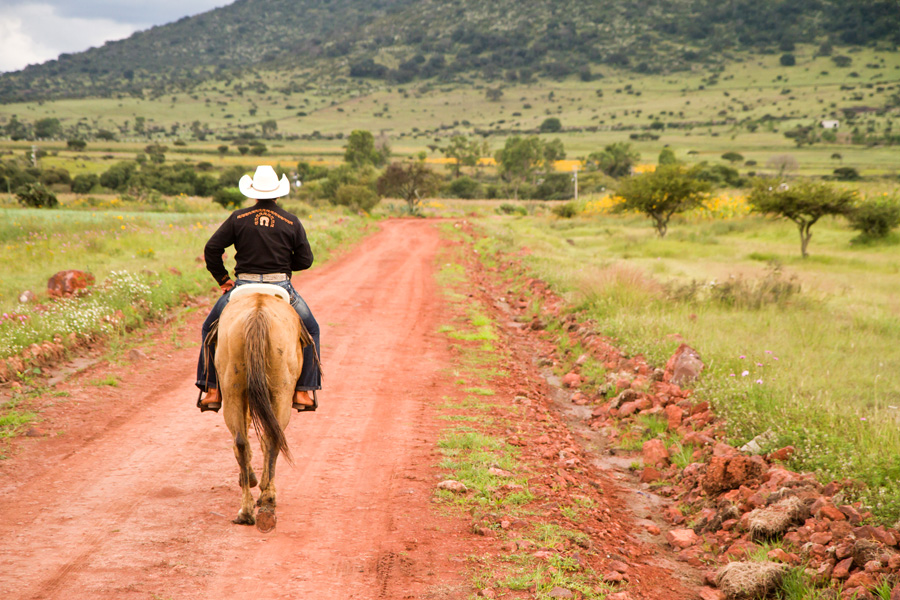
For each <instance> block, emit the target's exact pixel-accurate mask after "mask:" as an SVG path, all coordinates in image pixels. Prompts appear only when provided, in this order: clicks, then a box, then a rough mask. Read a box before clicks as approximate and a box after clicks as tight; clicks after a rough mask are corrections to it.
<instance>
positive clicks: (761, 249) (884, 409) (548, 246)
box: [482, 216, 900, 523]
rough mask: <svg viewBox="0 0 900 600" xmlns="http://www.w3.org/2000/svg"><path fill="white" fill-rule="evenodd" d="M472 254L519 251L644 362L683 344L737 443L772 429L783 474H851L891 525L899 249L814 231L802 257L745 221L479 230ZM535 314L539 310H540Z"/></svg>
mask: <svg viewBox="0 0 900 600" xmlns="http://www.w3.org/2000/svg"><path fill="white" fill-rule="evenodd" d="M482 227H483V228H484V230H485V232H486V233H487V234H488V238H487V239H486V240H485V241H484V242H482V244H483V245H482V249H483V250H485V251H498V250H499V251H502V252H503V253H508V254H512V253H521V251H522V249H523V248H525V249H527V251H528V253H527V256H526V258H525V263H526V265H527V267H528V268H529V269H530V270H531V271H533V272H534V273H535V274H536V275H537V276H539V277H541V278H543V279H545V280H546V281H548V282H549V283H550V284H551V285H552V286H553V287H554V288H555V289H556V290H557V291H559V292H560V293H562V294H563V296H564V297H565V298H566V300H567V303H568V306H569V310H571V311H574V312H577V313H579V314H581V315H582V317H583V318H589V319H592V320H594V321H596V323H597V328H598V330H599V331H600V332H601V333H603V334H605V335H607V336H610V337H612V338H614V339H615V340H616V341H617V343H618V345H619V346H620V347H622V348H623V349H625V351H626V352H628V353H630V354H636V353H642V354H644V355H645V356H647V357H648V360H649V361H650V362H651V363H653V364H655V365H658V366H661V365H663V364H664V363H665V361H666V359H667V358H668V357H669V356H670V355H671V354H672V352H673V351H674V350H675V348H676V347H677V346H678V345H679V344H680V343H682V342H685V343H687V344H689V345H691V346H692V347H694V348H695V349H696V350H698V351H699V352H700V354H701V356H702V358H703V360H704V362H705V364H706V366H707V368H706V371H705V372H704V374H703V377H702V381H701V383H700V385H699V386H698V388H697V391H696V394H697V396H698V397H699V398H702V399H704V400H710V401H712V403H713V404H714V406H715V408H716V409H717V411H718V413H719V414H720V415H721V416H723V417H725V418H726V419H727V424H728V431H729V435H730V436H731V441H732V442H733V443H735V444H736V445H738V446H739V445H741V444H743V443H745V442H746V441H748V440H749V439H751V438H753V437H754V436H756V435H758V434H761V433H764V432H766V431H767V430H772V431H774V432H775V433H776V439H775V440H773V442H772V444H773V447H781V446H784V445H788V444H792V445H794V446H795V447H796V448H797V453H796V455H795V456H794V459H793V462H792V464H791V466H792V467H794V468H796V469H801V470H812V471H815V472H817V473H818V474H819V475H820V476H821V477H822V479H823V480H829V479H830V478H843V477H852V478H855V479H859V480H862V481H864V482H865V483H866V484H867V485H868V486H869V487H868V488H867V489H866V490H865V491H864V492H863V493H862V497H863V498H864V499H865V500H866V501H867V502H868V503H869V504H870V505H871V506H873V507H874V509H875V511H876V512H877V514H878V515H879V517H880V518H882V519H885V520H888V521H890V522H891V523H892V522H893V521H896V520H897V519H898V518H900V486H898V484H897V481H898V477H900V459H898V457H900V429H898V425H900V351H898V350H897V346H896V344H897V340H898V339H900V277H898V275H900V252H898V251H897V248H898V246H897V238H896V237H894V238H892V240H890V241H888V242H887V243H885V244H883V245H877V246H866V247H856V246H855V245H852V244H851V243H850V240H851V239H852V238H853V237H854V232H852V231H850V230H849V229H847V228H846V226H845V225H844V224H843V223H840V222H837V221H826V222H822V223H820V224H818V225H817V226H816V227H815V228H814V235H813V242H812V245H811V247H810V252H811V256H810V257H809V258H808V259H805V260H804V259H801V258H800V254H799V240H798V236H797V232H796V229H795V228H794V227H793V226H792V225H791V224H789V223H786V222H772V221H769V220H766V219H763V218H761V217H744V218H740V219H732V220H716V221H707V222H698V223H693V224H691V223H688V222H686V221H685V220H680V221H679V222H676V223H674V224H673V225H672V227H671V228H670V233H669V235H668V236H667V237H666V238H665V239H659V238H658V237H657V236H656V235H655V232H654V231H653V230H652V229H651V228H650V227H649V226H648V223H647V222H646V221H645V220H644V219H642V218H638V217H610V216H599V217H591V218H586V217H576V218H574V219H556V218H553V217H550V216H543V217H541V216H536V217H518V218H504V219H502V220H498V219H488V220H484V221H482ZM538 310H539V308H538Z"/></svg>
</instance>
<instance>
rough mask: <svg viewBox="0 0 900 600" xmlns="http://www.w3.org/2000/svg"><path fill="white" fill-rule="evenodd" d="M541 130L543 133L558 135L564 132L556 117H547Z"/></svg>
mask: <svg viewBox="0 0 900 600" xmlns="http://www.w3.org/2000/svg"><path fill="white" fill-rule="evenodd" d="M539 129H540V132H541V133H556V132H557V131H562V122H561V121H560V120H559V119H558V118H556V117H547V118H546V119H544V122H543V123H541V126H540V128H539Z"/></svg>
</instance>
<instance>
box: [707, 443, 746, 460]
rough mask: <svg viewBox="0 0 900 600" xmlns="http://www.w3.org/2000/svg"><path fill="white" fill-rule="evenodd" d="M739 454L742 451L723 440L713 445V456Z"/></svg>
mask: <svg viewBox="0 0 900 600" xmlns="http://www.w3.org/2000/svg"><path fill="white" fill-rule="evenodd" d="M738 454H740V452H738V451H737V450H735V449H734V448H732V447H731V446H729V445H728V444H725V443H723V442H716V443H715V445H713V456H726V457H729V456H737V455H738Z"/></svg>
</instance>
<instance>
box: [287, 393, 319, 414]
mask: <svg viewBox="0 0 900 600" xmlns="http://www.w3.org/2000/svg"><path fill="white" fill-rule="evenodd" d="M318 407H319V403H318V402H317V401H316V392H315V391H313V393H312V398H310V396H309V392H307V391H306V390H302V391H301V390H296V391H295V392H294V403H293V404H292V405H291V408H296V409H297V412H303V411H307V410H310V411H311V410H316V409H317V408H318Z"/></svg>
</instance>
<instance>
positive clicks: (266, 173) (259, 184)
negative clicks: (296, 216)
mask: <svg viewBox="0 0 900 600" xmlns="http://www.w3.org/2000/svg"><path fill="white" fill-rule="evenodd" d="M238 188H239V189H240V190H241V193H242V194H243V195H245V196H247V197H248V198H254V199H256V200H264V199H269V198H280V197H281V196H287V195H288V194H289V193H290V191H291V183H290V182H289V181H288V178H287V175H282V176H281V181H279V180H278V175H276V174H275V169H273V168H272V167H271V166H269V165H260V166H258V167H256V173H254V174H253V178H252V179H251V178H250V176H249V175H244V176H243V177H241V180H240V181H239V182H238Z"/></svg>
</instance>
